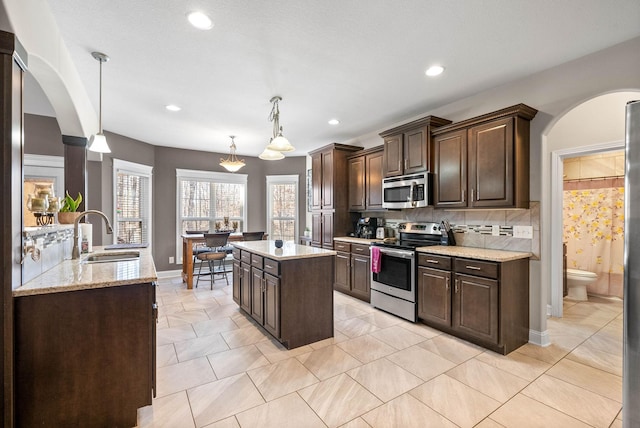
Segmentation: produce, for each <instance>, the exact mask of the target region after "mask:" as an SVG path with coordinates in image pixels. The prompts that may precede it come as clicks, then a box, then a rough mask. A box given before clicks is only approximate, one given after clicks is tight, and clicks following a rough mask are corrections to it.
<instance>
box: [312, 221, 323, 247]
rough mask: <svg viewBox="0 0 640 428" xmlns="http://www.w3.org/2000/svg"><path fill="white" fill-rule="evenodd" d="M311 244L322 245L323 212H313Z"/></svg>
mask: <svg viewBox="0 0 640 428" xmlns="http://www.w3.org/2000/svg"><path fill="white" fill-rule="evenodd" d="M311 246H312V247H322V213H312V214H311Z"/></svg>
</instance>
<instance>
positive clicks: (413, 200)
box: [409, 181, 416, 208]
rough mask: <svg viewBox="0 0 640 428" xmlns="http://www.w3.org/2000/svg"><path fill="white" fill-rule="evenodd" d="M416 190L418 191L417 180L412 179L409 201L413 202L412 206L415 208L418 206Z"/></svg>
mask: <svg viewBox="0 0 640 428" xmlns="http://www.w3.org/2000/svg"><path fill="white" fill-rule="evenodd" d="M415 192H416V182H415V181H412V182H411V189H410V190H409V194H410V196H409V202H410V203H411V206H412V207H414V208H415V206H416V200H415V199H414V196H415Z"/></svg>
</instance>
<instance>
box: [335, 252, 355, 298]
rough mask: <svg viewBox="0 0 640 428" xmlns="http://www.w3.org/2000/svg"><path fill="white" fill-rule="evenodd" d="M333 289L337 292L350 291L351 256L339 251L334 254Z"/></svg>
mask: <svg viewBox="0 0 640 428" xmlns="http://www.w3.org/2000/svg"><path fill="white" fill-rule="evenodd" d="M333 287H334V288H335V289H336V290H338V291H349V290H350V289H351V254H350V253H343V252H341V251H339V252H337V253H336V263H335V280H334V282H333Z"/></svg>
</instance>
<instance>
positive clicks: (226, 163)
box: [220, 135, 245, 172]
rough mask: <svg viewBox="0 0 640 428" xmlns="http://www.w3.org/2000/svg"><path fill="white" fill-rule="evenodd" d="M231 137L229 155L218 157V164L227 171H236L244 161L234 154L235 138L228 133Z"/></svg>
mask: <svg viewBox="0 0 640 428" xmlns="http://www.w3.org/2000/svg"><path fill="white" fill-rule="evenodd" d="M230 137H231V146H230V147H229V156H228V157H227V158H226V159H222V158H220V166H221V167H223V168H224V169H226V170H227V171H229V172H236V171H239V170H240V168H242V167H243V166H244V165H245V163H244V159H242V160H240V159H238V157H237V156H236V143H235V142H234V141H233V139H234V138H235V136H234V135H230Z"/></svg>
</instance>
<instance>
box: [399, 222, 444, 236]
mask: <svg viewBox="0 0 640 428" xmlns="http://www.w3.org/2000/svg"><path fill="white" fill-rule="evenodd" d="M398 229H399V230H400V232H406V233H422V234H428V235H440V225H439V224H438V223H400V224H399V225H398Z"/></svg>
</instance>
